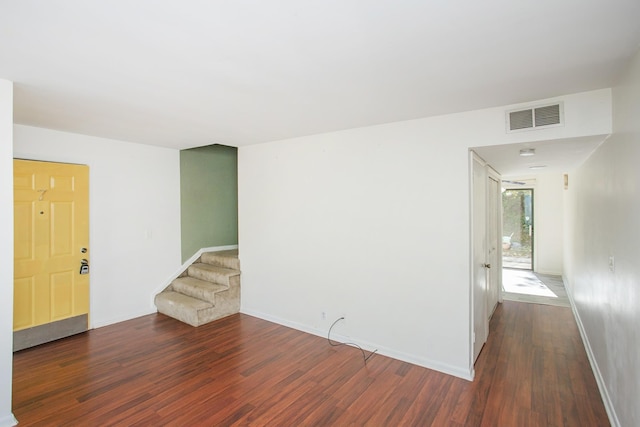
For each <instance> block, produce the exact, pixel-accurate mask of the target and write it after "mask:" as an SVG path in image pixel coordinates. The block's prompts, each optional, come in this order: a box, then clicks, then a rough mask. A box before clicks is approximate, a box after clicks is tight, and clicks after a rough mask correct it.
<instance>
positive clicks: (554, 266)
mask: <svg viewBox="0 0 640 427" xmlns="http://www.w3.org/2000/svg"><path fill="white" fill-rule="evenodd" d="M534 197H535V200H534V209H535V212H534V221H535V224H534V225H535V229H534V230H535V231H534V232H535V245H536V247H535V271H536V272H538V273H542V274H555V275H558V276H559V275H561V274H562V259H563V256H564V255H563V239H564V234H563V217H562V212H563V200H564V176H563V174H554V173H548V174H539V175H537V176H536V190H535V195H534Z"/></svg>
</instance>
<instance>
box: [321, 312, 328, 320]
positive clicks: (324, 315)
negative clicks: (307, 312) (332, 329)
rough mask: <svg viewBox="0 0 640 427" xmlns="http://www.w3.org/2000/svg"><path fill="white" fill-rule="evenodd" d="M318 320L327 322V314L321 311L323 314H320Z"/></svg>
mask: <svg viewBox="0 0 640 427" xmlns="http://www.w3.org/2000/svg"><path fill="white" fill-rule="evenodd" d="M320 319H322V320H327V312H326V311H323V312H321V313H320Z"/></svg>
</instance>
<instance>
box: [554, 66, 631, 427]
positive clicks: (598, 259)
mask: <svg viewBox="0 0 640 427" xmlns="http://www.w3.org/2000/svg"><path fill="white" fill-rule="evenodd" d="M639 117H640V54H636V56H635V58H634V60H633V62H632V64H631V66H630V67H629V69H628V70H627V73H626V76H625V77H624V78H623V79H622V81H621V82H620V84H619V85H618V86H617V87H615V88H614V90H613V123H614V132H613V135H612V136H611V137H610V138H609V139H608V140H607V141H606V142H605V143H604V144H603V145H602V146H601V147H600V148H598V150H596V152H595V153H594V154H593V155H592V156H591V157H590V158H589V159H588V160H587V162H586V163H585V164H584V165H583V166H582V167H580V168H579V169H578V170H577V171H576V172H575V173H573V174H571V175H570V176H569V191H568V196H567V201H566V222H565V228H566V239H565V243H566V246H565V271H564V274H565V281H566V282H567V283H568V287H569V290H570V295H571V296H572V298H573V301H574V303H575V311H576V314H577V318H578V323H579V326H580V327H581V332H582V333H583V338H586V344H587V350H588V353H589V355H590V358H591V361H592V364H594V365H595V371H596V379H597V380H598V381H599V383H600V385H601V386H603V387H604V389H605V390H606V391H605V405H606V406H607V409H608V411H609V413H610V418H613V419H614V422H613V424H614V425H622V426H637V425H640V406H639V405H638V396H640V335H639V333H638V330H639V326H640V262H638V261H639V260H640V226H639V221H640V198H639V195H640V168H639V167H638V161H640V120H639V119H638V118H639ZM611 256H613V257H614V262H615V268H614V269H613V271H612V269H610V268H609V257H611ZM601 389H602V387H601Z"/></svg>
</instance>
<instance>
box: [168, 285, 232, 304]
mask: <svg viewBox="0 0 640 427" xmlns="http://www.w3.org/2000/svg"><path fill="white" fill-rule="evenodd" d="M171 288H172V289H173V291H175V292H179V293H181V294H184V295H187V296H189V297H191V298H197V299H201V300H203V301H207V302H210V303H212V304H214V305H215V302H216V295H217V294H218V293H220V291H215V292H214V291H207V290H202V289H200V288H197V287H194V286H189V285H187V284H184V283H181V282H174V283H173V284H172V285H171ZM225 292H226V291H225Z"/></svg>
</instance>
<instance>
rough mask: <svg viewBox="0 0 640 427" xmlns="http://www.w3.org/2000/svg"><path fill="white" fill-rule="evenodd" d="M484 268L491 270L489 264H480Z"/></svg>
mask: <svg viewBox="0 0 640 427" xmlns="http://www.w3.org/2000/svg"><path fill="white" fill-rule="evenodd" d="M482 266H483V267H484V268H491V264H482Z"/></svg>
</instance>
